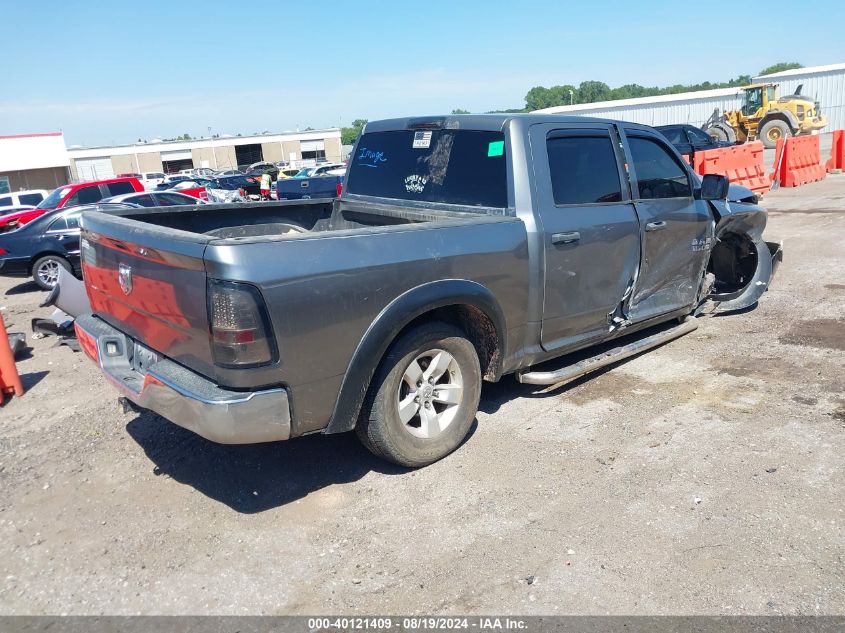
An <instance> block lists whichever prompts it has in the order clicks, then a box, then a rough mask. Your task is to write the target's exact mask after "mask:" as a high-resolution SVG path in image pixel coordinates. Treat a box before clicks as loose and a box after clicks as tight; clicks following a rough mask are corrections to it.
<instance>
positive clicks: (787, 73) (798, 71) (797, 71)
mask: <svg viewBox="0 0 845 633" xmlns="http://www.w3.org/2000/svg"><path fill="white" fill-rule="evenodd" d="M833 70H845V64H827V65H825V66H810V67H808V68H793V69H792V70H782V71H780V72H779V73H770V74H768V75H757V76H756V77H754V79H772V78H778V77H796V76H800V75H813V74H815V73H827V72H830V71H833Z"/></svg>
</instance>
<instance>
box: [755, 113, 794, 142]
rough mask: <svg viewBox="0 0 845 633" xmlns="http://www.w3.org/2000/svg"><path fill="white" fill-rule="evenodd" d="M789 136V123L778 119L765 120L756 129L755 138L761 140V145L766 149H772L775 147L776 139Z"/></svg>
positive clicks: (790, 132)
mask: <svg viewBox="0 0 845 633" xmlns="http://www.w3.org/2000/svg"><path fill="white" fill-rule="evenodd" d="M790 136H792V130H791V129H790V127H789V124H787V123H786V121H781V120H780V119H771V120H769V121H766V122H765V123H764V124H763V125H761V126H760V128H759V130H758V131H757V138H759V139H760V140H761V141H762V142H763V147H765V148H766V149H774V148H775V147H777V144H778V139H781V138H784V139H786V138H789V137H790Z"/></svg>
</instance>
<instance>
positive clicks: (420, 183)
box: [405, 174, 428, 193]
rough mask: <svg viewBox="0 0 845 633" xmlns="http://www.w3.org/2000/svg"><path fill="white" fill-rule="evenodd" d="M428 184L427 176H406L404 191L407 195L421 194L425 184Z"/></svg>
mask: <svg viewBox="0 0 845 633" xmlns="http://www.w3.org/2000/svg"><path fill="white" fill-rule="evenodd" d="M427 182H428V176H417V175H416V174H414V175H413V176H408V177H407V178H405V191H407V192H408V193H422V192H423V189H425V184H426V183H427Z"/></svg>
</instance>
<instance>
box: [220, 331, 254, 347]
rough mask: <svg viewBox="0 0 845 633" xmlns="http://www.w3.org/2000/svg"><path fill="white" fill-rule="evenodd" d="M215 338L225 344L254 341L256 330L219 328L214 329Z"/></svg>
mask: <svg viewBox="0 0 845 633" xmlns="http://www.w3.org/2000/svg"><path fill="white" fill-rule="evenodd" d="M214 340H216V341H219V342H220V343H224V344H229V345H232V344H235V343H254V342H255V330H254V329H249V330H218V329H216V328H215V329H214Z"/></svg>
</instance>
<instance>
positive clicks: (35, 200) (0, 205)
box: [0, 189, 50, 215]
mask: <svg viewBox="0 0 845 633" xmlns="http://www.w3.org/2000/svg"><path fill="white" fill-rule="evenodd" d="M49 194H50V192H49V191H47V190H46V189H27V190H25V191H13V192H9V193H4V194H0V215H2V214H3V213H5V210H6V208H7V207H37V206H38V205H39V204H41V201H42V200H43V199H44V198H46V197H47V196H48V195H49Z"/></svg>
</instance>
